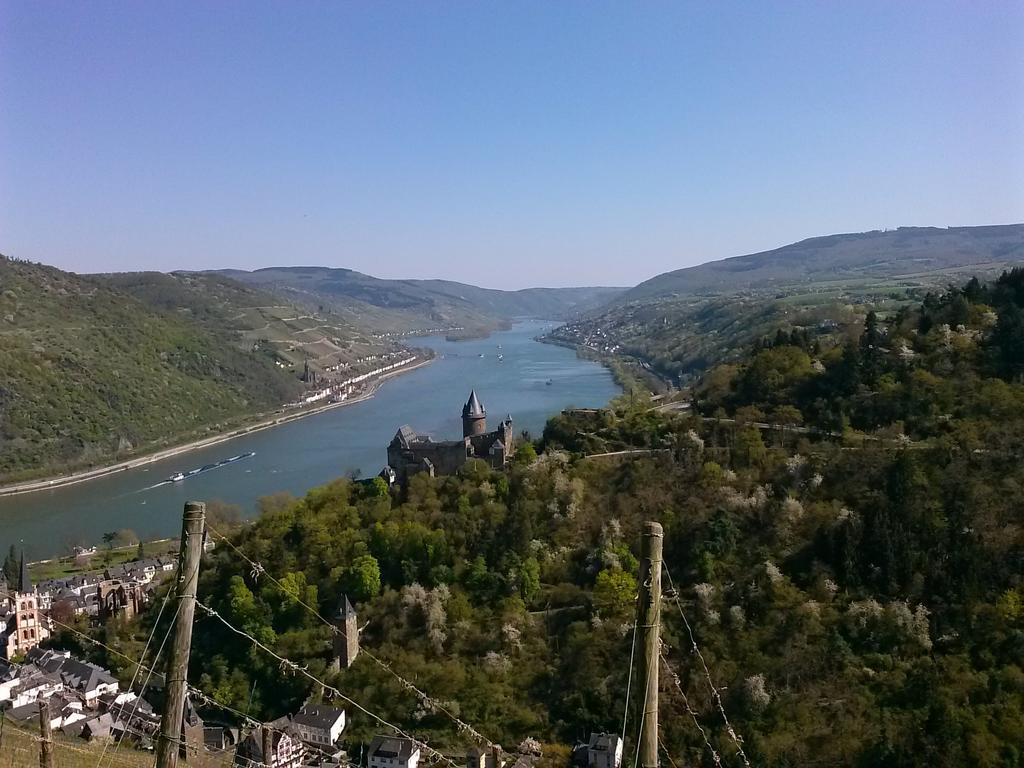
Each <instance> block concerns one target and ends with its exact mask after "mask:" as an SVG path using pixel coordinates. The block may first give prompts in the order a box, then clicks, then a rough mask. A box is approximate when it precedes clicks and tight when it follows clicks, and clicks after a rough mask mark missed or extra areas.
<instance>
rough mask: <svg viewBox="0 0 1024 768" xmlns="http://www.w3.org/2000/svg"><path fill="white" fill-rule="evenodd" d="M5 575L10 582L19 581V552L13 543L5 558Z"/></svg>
mask: <svg viewBox="0 0 1024 768" xmlns="http://www.w3.org/2000/svg"><path fill="white" fill-rule="evenodd" d="M3 577H4V581H6V582H7V583H8V584H17V583H18V553H17V552H16V551H15V550H14V545H13V544H11V548H10V549H9V550H8V551H7V557H6V558H4V568H3Z"/></svg>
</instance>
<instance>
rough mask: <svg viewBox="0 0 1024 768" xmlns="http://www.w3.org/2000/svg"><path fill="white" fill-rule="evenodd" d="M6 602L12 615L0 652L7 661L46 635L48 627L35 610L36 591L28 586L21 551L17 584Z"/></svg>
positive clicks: (27, 577)
mask: <svg viewBox="0 0 1024 768" xmlns="http://www.w3.org/2000/svg"><path fill="white" fill-rule="evenodd" d="M8 589H10V586H8ZM8 605H9V608H10V611H11V613H12V614H13V616H12V617H11V618H12V620H10V621H9V622H8V625H7V630H6V633H5V635H6V636H0V640H3V641H4V642H3V644H2V647H0V653H2V655H3V656H4V658H6V659H8V660H10V659H12V658H14V657H16V656H23V655H24V654H25V653H26V652H28V651H29V650H30V649H32V648H35V647H36V646H37V645H39V643H41V642H42V641H43V640H46V639H47V638H48V637H49V636H50V630H49V629H48V627H47V624H46V622H45V621H44V619H43V617H42V615H41V614H40V611H39V593H38V592H37V591H36V588H35V587H34V586H32V580H31V579H30V578H29V575H28V564H27V563H26V562H25V552H24V550H23V551H22V553H21V568H20V569H19V573H18V583H17V585H16V586H15V589H14V590H13V593H12V594H11V595H10V596H9V597H8Z"/></svg>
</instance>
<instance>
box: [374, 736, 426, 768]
mask: <svg viewBox="0 0 1024 768" xmlns="http://www.w3.org/2000/svg"><path fill="white" fill-rule="evenodd" d="M419 761H420V746H419V744H417V743H416V742H415V741H413V740H412V739H405V738H401V737H399V736H374V737H373V741H371V742H370V749H369V751H368V752H367V766H368V767H369V768H416V766H417V765H419Z"/></svg>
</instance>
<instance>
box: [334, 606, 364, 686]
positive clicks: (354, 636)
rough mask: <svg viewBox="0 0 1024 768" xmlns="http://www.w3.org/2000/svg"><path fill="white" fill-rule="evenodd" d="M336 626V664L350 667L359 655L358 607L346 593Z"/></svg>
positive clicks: (344, 667) (336, 616) (335, 621)
mask: <svg viewBox="0 0 1024 768" xmlns="http://www.w3.org/2000/svg"><path fill="white" fill-rule="evenodd" d="M334 626H335V627H336V628H337V629H338V633H337V634H336V635H335V636H334V664H335V665H336V666H337V667H339V668H340V669H348V668H349V667H351V666H352V662H354V661H355V660H356V656H358V655H359V627H358V625H357V623H356V609H355V608H353V607H352V603H350V602H349V601H348V596H346V595H342V596H341V603H340V604H339V605H338V613H337V615H335V617H334Z"/></svg>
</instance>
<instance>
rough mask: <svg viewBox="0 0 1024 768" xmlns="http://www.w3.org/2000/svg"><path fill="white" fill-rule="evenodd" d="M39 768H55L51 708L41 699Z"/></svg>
mask: <svg viewBox="0 0 1024 768" xmlns="http://www.w3.org/2000/svg"><path fill="white" fill-rule="evenodd" d="M38 703H39V768H53V739H52V737H51V736H50V706H49V704H48V703H47V701H46V699H45V698H42V697H40V698H39V702H38Z"/></svg>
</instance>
